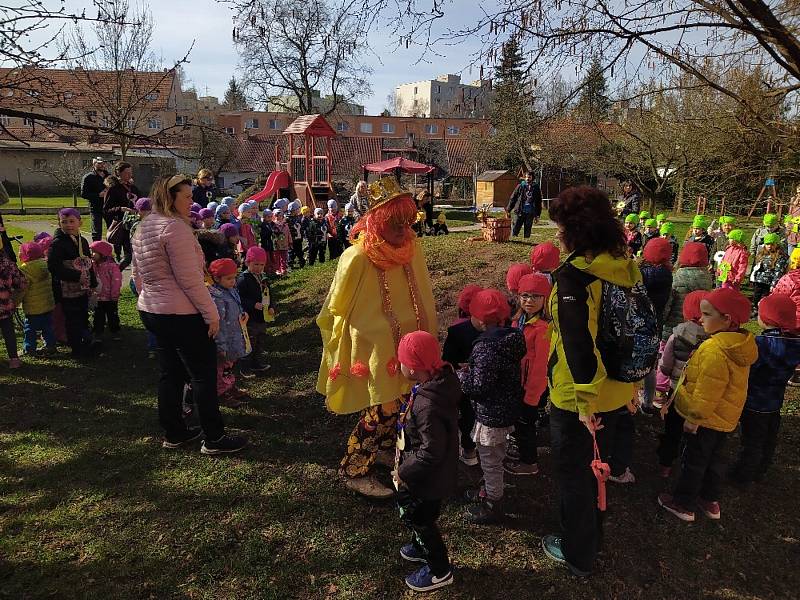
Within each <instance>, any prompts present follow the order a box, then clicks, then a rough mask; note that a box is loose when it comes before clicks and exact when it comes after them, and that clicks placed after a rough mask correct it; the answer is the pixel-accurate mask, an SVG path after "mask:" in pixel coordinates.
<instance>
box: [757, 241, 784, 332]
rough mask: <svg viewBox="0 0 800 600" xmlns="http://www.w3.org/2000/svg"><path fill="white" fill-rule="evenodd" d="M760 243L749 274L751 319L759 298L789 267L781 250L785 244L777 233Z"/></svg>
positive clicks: (773, 285) (768, 290)
mask: <svg viewBox="0 0 800 600" xmlns="http://www.w3.org/2000/svg"><path fill="white" fill-rule="evenodd" d="M762 241H763V244H761V245H760V246H758V248H759V250H758V254H756V258H755V261H754V263H753V271H752V273H750V281H751V282H752V284H753V312H754V314H753V317H755V316H756V315H755V312H756V311H757V310H758V308H757V307H758V303H759V302H760V300H761V298H763V297H764V296H766V295H767V294H769V292H770V290H772V288H774V287H775V285H776V284H777V283H778V280H780V278H781V277H783V275H784V274H785V273H786V267H787V266H788V265H789V257H788V256H786V252H784V250H783V249H784V247H785V245H786V244H785V242H784V240H782V239H781V238H780V236H778V234H777V233H768V234H767V235H765V236H764V239H763V240H762Z"/></svg>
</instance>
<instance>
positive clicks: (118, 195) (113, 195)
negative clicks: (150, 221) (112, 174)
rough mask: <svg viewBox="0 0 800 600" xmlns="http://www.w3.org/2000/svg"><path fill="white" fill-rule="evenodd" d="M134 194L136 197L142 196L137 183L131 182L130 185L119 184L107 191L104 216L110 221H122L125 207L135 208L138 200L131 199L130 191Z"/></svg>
mask: <svg viewBox="0 0 800 600" xmlns="http://www.w3.org/2000/svg"><path fill="white" fill-rule="evenodd" d="M129 192H130V193H131V194H133V195H134V196H136V198H137V199H138V198H141V196H142V193H141V192H140V191H139V188H137V187H136V186H135V185H133V184H131V185H130V186H129V187H126V186H124V185H122V184H121V183H120V184H117V185H115V186H114V187H112V188H110V189H109V190H108V192H106V199H105V202H104V203H103V216H104V217H105V218H106V219H107V220H109V221H122V217H124V216H125V211H124V210H122V209H123V208H133V204H134V202H136V200H129V199H128V193H129Z"/></svg>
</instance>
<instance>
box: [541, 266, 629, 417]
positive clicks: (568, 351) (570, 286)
mask: <svg viewBox="0 0 800 600" xmlns="http://www.w3.org/2000/svg"><path fill="white" fill-rule="evenodd" d="M641 280H642V274H641V273H640V272H639V267H637V266H636V263H635V262H634V261H632V260H629V259H627V258H614V257H613V256H611V255H610V254H608V253H603V254H600V255H599V256H597V257H595V258H594V260H592V261H591V262H589V261H587V260H586V258H584V257H583V256H577V255H574V254H573V255H571V256H569V257H568V258H567V259H566V260H565V261H564V263H563V264H562V265H561V266H560V267H559V268H558V269H556V270H555V271H553V291H552V293H551V295H550V300H549V307H550V314H551V315H552V316H553V325H552V327H553V329H552V335H551V337H550V358H549V361H548V365H547V366H548V369H547V371H548V383H549V387H550V400H551V401H552V402H553V404H555V405H556V406H557V407H558V408H560V409H562V410H569V411H572V412H576V413H578V414H581V415H588V414H593V413H597V412H608V411H612V410H616V409H618V408H621V407H622V406H624V405H625V404H626V403H627V402H628V401H629V400H630V399H631V398H632V397H633V384H632V383H624V382H622V381H617V380H615V379H611V378H610V377H607V376H606V369H605V367H604V366H603V361H602V358H601V357H600V351H599V350H598V349H597V345H596V344H595V340H596V338H597V320H598V317H599V313H600V300H601V297H602V293H603V281H609V282H611V283H614V284H617V285H621V286H625V287H632V286H633V284H635V283H636V282H638V281H641Z"/></svg>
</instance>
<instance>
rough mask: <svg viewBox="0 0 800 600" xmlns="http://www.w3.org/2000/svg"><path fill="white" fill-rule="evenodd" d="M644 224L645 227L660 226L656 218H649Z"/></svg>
mask: <svg viewBox="0 0 800 600" xmlns="http://www.w3.org/2000/svg"><path fill="white" fill-rule="evenodd" d="M644 226H645V227H658V223H657V222H656V220H655V219H647V220H646V221H645V222H644Z"/></svg>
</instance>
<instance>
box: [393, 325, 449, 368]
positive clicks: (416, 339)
mask: <svg viewBox="0 0 800 600" xmlns="http://www.w3.org/2000/svg"><path fill="white" fill-rule="evenodd" d="M397 359H398V360H399V361H400V364H403V365H405V366H407V367H408V368H409V369H413V370H415V371H428V372H435V371H438V370H439V369H441V368H442V367H443V366H444V364H445V363H444V362H443V361H442V351H441V349H440V348H439V342H437V341H436V338H435V337H433V336H432V335H431V334H430V333H428V332H427V331H412V332H411V333H407V334H406V335H404V336H403V339H401V340H400V345H399V346H398V347H397Z"/></svg>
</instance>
